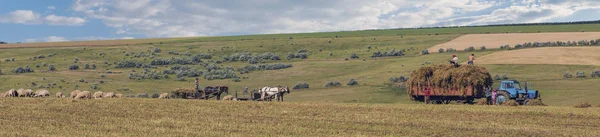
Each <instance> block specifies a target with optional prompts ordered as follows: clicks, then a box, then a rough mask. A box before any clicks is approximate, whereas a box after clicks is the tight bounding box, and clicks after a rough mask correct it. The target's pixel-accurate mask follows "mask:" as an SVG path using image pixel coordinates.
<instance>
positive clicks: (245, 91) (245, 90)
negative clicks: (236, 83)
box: [244, 87, 248, 96]
mask: <svg viewBox="0 0 600 137" xmlns="http://www.w3.org/2000/svg"><path fill="white" fill-rule="evenodd" d="M246 94H248V87H245V88H244V96H246Z"/></svg>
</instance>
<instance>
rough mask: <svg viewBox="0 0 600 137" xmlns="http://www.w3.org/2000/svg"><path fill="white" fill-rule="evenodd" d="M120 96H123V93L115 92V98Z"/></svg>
mask: <svg viewBox="0 0 600 137" xmlns="http://www.w3.org/2000/svg"><path fill="white" fill-rule="evenodd" d="M122 97H124V95H123V94H121V93H117V94H115V98H122Z"/></svg>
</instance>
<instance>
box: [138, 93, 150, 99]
mask: <svg viewBox="0 0 600 137" xmlns="http://www.w3.org/2000/svg"><path fill="white" fill-rule="evenodd" d="M136 97H137V98H148V94H147V93H139V94H137V96H136Z"/></svg>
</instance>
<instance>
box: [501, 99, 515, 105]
mask: <svg viewBox="0 0 600 137" xmlns="http://www.w3.org/2000/svg"><path fill="white" fill-rule="evenodd" d="M502 105H504V106H519V103H517V101H515V100H509V101H506V102H505V103H504V104H502Z"/></svg>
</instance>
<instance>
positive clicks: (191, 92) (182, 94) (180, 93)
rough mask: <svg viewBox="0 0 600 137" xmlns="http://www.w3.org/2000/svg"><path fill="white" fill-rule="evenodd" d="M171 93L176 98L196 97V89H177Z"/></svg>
mask: <svg viewBox="0 0 600 137" xmlns="http://www.w3.org/2000/svg"><path fill="white" fill-rule="evenodd" d="M172 93H173V94H174V95H175V96H176V97H177V98H190V97H194V96H195V95H196V89H194V88H177V89H175V90H174V91H172Z"/></svg>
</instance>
